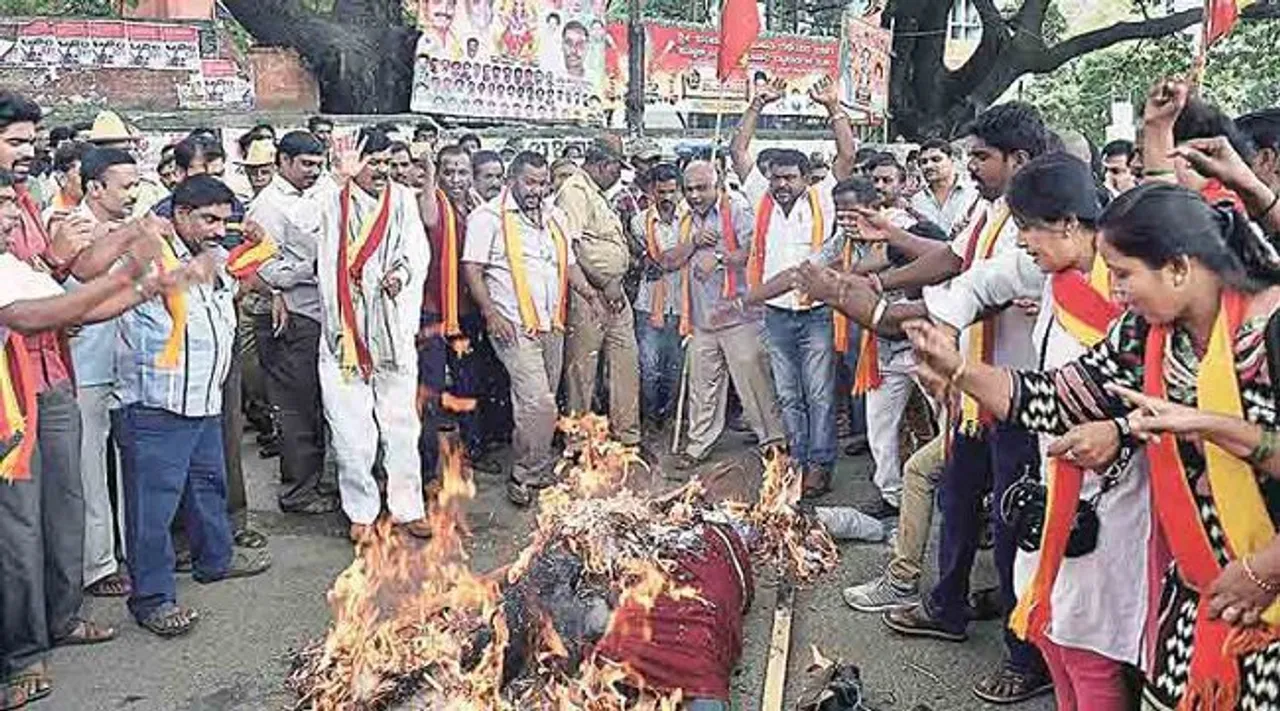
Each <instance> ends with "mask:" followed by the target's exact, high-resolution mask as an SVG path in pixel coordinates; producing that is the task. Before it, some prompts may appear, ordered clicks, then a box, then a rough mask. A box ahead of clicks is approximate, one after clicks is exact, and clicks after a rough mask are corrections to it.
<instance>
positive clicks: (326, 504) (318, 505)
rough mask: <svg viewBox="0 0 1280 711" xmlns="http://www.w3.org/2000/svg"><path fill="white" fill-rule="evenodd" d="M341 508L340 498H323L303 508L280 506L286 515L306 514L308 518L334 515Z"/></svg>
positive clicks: (304, 505) (316, 499) (302, 506)
mask: <svg viewBox="0 0 1280 711" xmlns="http://www.w3.org/2000/svg"><path fill="white" fill-rule="evenodd" d="M338 508H339V503H338V497H336V496H321V497H318V498H315V499H312V500H311V501H308V502H307V503H305V504H303V505H301V506H285V505H283V504H281V505H280V510H281V511H283V512H284V513H291V514H304V515H307V516H316V515H319V514H327V513H333V512H334V511H337V510H338Z"/></svg>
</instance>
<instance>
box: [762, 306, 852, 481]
mask: <svg viewBox="0 0 1280 711" xmlns="http://www.w3.org/2000/svg"><path fill="white" fill-rule="evenodd" d="M764 324H765V328H766V329H767V331H768V334H769V361H770V363H771V364H772V366H773V380H774V385H775V387H776V388H777V390H778V403H779V404H780V405H781V406H782V423H783V424H784V425H785V426H786V428H787V441H788V444H789V445H790V447H791V459H792V460H793V461H795V462H796V463H798V464H800V465H803V466H819V467H827V468H830V467H832V466H834V465H835V461H836V358H835V350H834V349H833V348H832V347H831V344H832V342H833V339H834V336H833V335H832V328H833V326H832V322H831V308H830V307H827V306H821V307H818V308H815V309H811V310H809V311H789V310H787V309H779V308H775V307H772V306H770V307H769V308H768V310H767V311H766V312H765V316H764Z"/></svg>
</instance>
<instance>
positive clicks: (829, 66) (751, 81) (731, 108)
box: [608, 22, 840, 116]
mask: <svg viewBox="0 0 1280 711" xmlns="http://www.w3.org/2000/svg"><path fill="white" fill-rule="evenodd" d="M609 33H610V35H611V36H612V37H613V43H612V45H611V46H612V47H614V48H616V49H615V51H616V53H617V54H616V56H614V57H612V58H611V60H610V61H609V62H608V67H609V70H610V75H609V80H610V81H609V87H610V91H609V92H608V93H609V95H610V96H611V97H612V98H613V100H614V104H613V105H612V108H618V109H620V108H621V107H622V97H623V96H624V95H625V93H626V86H627V81H628V74H627V47H628V43H627V26H626V25H625V24H624V23H614V24H612V25H610V27H609ZM719 46H720V38H719V35H718V34H717V32H716V30H715V28H712V27H707V26H702V25H679V24H668V23H657V22H650V23H646V24H645V67H646V69H645V98H646V101H647V102H649V103H650V105H652V104H654V103H662V104H666V105H668V106H670V107H671V108H672V109H673V110H675V111H677V112H681V113H715V112H717V111H723V112H725V113H741V112H742V111H744V110H745V109H746V107H747V103H748V102H750V101H751V98H752V96H753V95H754V93H755V92H756V91H757V90H758V89H759V88H760V87H762V86H765V85H767V84H769V83H771V82H774V81H775V80H781V81H782V82H783V83H784V84H785V86H786V89H785V92H784V96H783V98H782V100H781V101H778V102H776V103H773V104H770V105H769V106H768V107H766V109H765V113H766V114H785V115H793V116H824V115H826V114H825V111H824V110H823V109H822V107H820V106H815V105H814V104H813V102H812V101H810V100H809V97H808V92H809V88H810V87H812V86H813V85H814V83H816V82H817V81H818V80H819V79H821V78H823V77H831V78H833V79H834V78H835V77H836V75H837V73H838V68H837V66H836V62H837V60H838V59H839V57H840V43H839V42H838V41H837V40H836V39H834V38H824V37H802V36H798V35H763V36H761V37H760V38H759V39H758V40H756V43H755V44H754V45H752V47H751V50H750V51H749V52H748V53H747V58H746V64H745V66H744V67H743V68H742V69H740V70H738V71H736V72H734V73H733V74H731V75H730V76H729V78H728V80H727V81H726V82H724V84H721V83H720V82H718V81H717V80H716V56H717V53H718V52H719Z"/></svg>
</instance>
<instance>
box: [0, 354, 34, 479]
mask: <svg viewBox="0 0 1280 711" xmlns="http://www.w3.org/2000/svg"><path fill="white" fill-rule="evenodd" d="M36 412H37V408H36V385H35V381H34V380H33V379H32V374H31V360H30V355H29V354H28V353H27V344H26V343H25V342H24V341H23V339H22V336H20V335H18V333H16V332H14V331H9V332H8V333H7V334H6V335H5V337H4V347H3V349H0V481H3V482H13V481H25V480H27V479H30V478H31V452H32V450H33V449H34V448H35V443H36Z"/></svg>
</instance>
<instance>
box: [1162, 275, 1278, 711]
mask: <svg viewBox="0 0 1280 711" xmlns="http://www.w3.org/2000/svg"><path fill="white" fill-rule="evenodd" d="M1246 306H1247V304H1246V297H1245V296H1244V295H1243V294H1241V293H1239V292H1236V291H1224V292H1223V294H1222V305H1221V307H1220V308H1219V309H1218V317H1217V320H1215V321H1214V325H1213V332H1212V334H1211V335H1210V337H1209V346H1208V348H1207V349H1206V351H1205V355H1204V359H1203V360H1202V361H1201V362H1200V370H1199V372H1198V373H1197V374H1196V403H1197V406H1198V407H1199V408H1200V409H1201V410H1205V411H1208V412H1214V413H1218V414H1222V415H1226V416H1228V417H1236V418H1241V419H1243V418H1244V408H1243V406H1242V403H1241V399H1240V388H1239V385H1238V381H1237V379H1236V366H1235V353H1234V348H1233V345H1234V340H1235V334H1236V333H1237V331H1238V330H1239V328H1240V324H1241V323H1242V322H1243V320H1244V313H1245V308H1246ZM1168 336H1169V328H1168V327H1167V326H1156V325H1152V326H1151V330H1150V331H1149V332H1148V333H1147V343H1146V354H1145V362H1144V370H1143V388H1142V389H1143V392H1145V393H1146V394H1148V395H1152V396H1155V397H1160V398H1163V397H1165V378H1164V360H1165V358H1164V354H1165V346H1166V343H1167V341H1168ZM1203 447H1204V457H1205V474H1206V476H1208V478H1209V489H1210V490H1211V492H1212V496H1213V505H1214V507H1215V508H1216V509H1217V511H1218V517H1219V519H1220V520H1221V521H1222V528H1223V530H1224V531H1225V533H1226V539H1227V545H1228V547H1229V549H1230V551H1231V558H1233V559H1239V558H1242V557H1243V556H1246V555H1249V554H1252V553H1255V552H1257V551H1259V550H1261V549H1262V548H1264V547H1265V546H1266V545H1268V544H1269V543H1270V542H1271V541H1272V539H1274V538H1275V535H1276V531H1275V527H1274V526H1273V525H1272V524H1271V517H1270V515H1269V514H1268V512H1267V506H1266V503H1265V502H1264V501H1263V498H1262V494H1261V492H1260V491H1259V490H1258V484H1257V480H1256V479H1255V478H1254V473H1253V468H1252V467H1251V466H1250V465H1249V464H1248V463H1247V462H1245V461H1243V460H1241V459H1240V458H1238V457H1236V456H1234V455H1232V454H1231V453H1229V452H1227V451H1226V450H1225V449H1223V448H1221V447H1219V446H1218V445H1216V444H1214V443H1212V442H1209V441H1205V442H1204V443H1203ZM1147 456H1148V460H1149V462H1150V465H1151V496H1152V502H1153V509H1154V511H1155V512H1156V516H1157V518H1158V519H1159V521H1160V529H1161V531H1163V533H1164V537H1165V541H1166V542H1167V543H1168V545H1169V550H1170V552H1171V553H1172V554H1173V558H1174V560H1175V561H1176V562H1177V566H1178V574H1179V575H1180V576H1181V577H1182V579H1183V581H1185V582H1186V583H1187V585H1189V586H1190V587H1191V588H1192V589H1194V590H1196V591H1197V592H1198V593H1199V594H1200V601H1199V604H1198V606H1197V609H1196V621H1195V630H1194V638H1193V639H1194V642H1193V646H1194V651H1193V652H1192V656H1191V668H1190V670H1189V671H1188V679H1187V691H1186V693H1185V694H1184V695H1183V698H1182V701H1181V703H1179V705H1178V709H1179V711H1190V710H1192V709H1196V710H1201V709H1203V710H1207V711H1225V710H1227V709H1235V708H1236V705H1237V703H1238V702H1239V698H1240V676H1239V667H1240V663H1239V657H1241V656H1242V655H1244V654H1249V653H1252V652H1256V651H1258V650H1260V649H1262V648H1264V647H1266V646H1267V645H1268V644H1271V643H1272V642H1274V641H1276V639H1278V638H1280V627H1278V625H1280V601H1275V602H1273V603H1272V604H1271V606H1270V607H1268V608H1267V609H1266V611H1264V612H1263V615H1262V620H1263V623H1262V624H1261V625H1260V626H1258V627H1254V628H1243V627H1233V626H1231V625H1229V624H1227V623H1226V622H1223V621H1222V620H1211V619H1209V594H1208V593H1209V587H1210V585H1212V584H1213V582H1214V580H1216V579H1217V577H1218V575H1219V574H1220V573H1221V572H1222V567H1221V566H1219V565H1218V560H1217V557H1216V556H1215V555H1214V551H1213V546H1212V545H1211V544H1210V542H1209V535H1208V533H1207V532H1206V531H1205V529H1204V526H1203V525H1201V523H1200V514H1199V511H1198V507H1197V504H1196V500H1195V495H1194V494H1193V493H1192V491H1191V486H1190V483H1189V482H1188V480H1187V474H1186V472H1185V471H1184V469H1183V464H1182V458H1181V456H1179V454H1178V449H1177V442H1176V438H1175V437H1174V436H1173V435H1169V434H1165V435H1162V436H1161V437H1160V438H1159V440H1157V441H1156V442H1154V443H1152V444H1148V445H1147Z"/></svg>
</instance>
